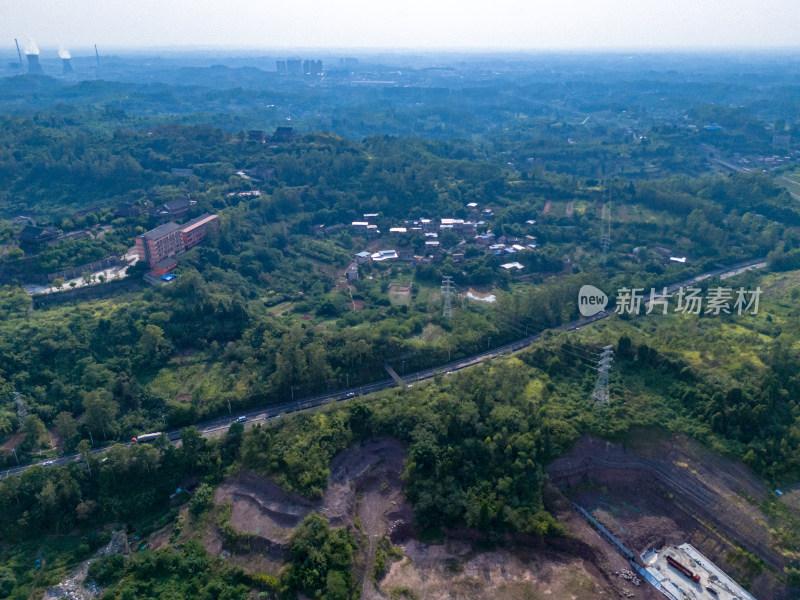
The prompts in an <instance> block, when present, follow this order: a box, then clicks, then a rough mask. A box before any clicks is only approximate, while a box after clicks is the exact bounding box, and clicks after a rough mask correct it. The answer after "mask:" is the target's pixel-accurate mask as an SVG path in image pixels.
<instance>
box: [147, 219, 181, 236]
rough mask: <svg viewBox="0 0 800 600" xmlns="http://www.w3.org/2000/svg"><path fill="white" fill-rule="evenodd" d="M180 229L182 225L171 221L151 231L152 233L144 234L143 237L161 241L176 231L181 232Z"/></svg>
mask: <svg viewBox="0 0 800 600" xmlns="http://www.w3.org/2000/svg"><path fill="white" fill-rule="evenodd" d="M180 229H181V226H180V225H177V224H176V223H173V222H172V221H169V222H167V223H164V224H163V225H159V226H158V227H156V228H155V229H151V230H150V231H148V232H146V233H143V234H142V237H144V238H147V239H148V240H160V239H161V238H163V237H164V236H167V235H169V234H170V233H173V232H175V231H179V230H180Z"/></svg>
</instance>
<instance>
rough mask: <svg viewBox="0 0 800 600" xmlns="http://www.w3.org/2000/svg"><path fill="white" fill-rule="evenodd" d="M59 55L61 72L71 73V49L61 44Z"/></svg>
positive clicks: (64, 73) (63, 73)
mask: <svg viewBox="0 0 800 600" xmlns="http://www.w3.org/2000/svg"><path fill="white" fill-rule="evenodd" d="M58 56H59V58H61V74H62V75H69V74H71V73H72V72H73V70H72V63H71V62H70V59H71V58H72V56H71V55H70V53H69V50H67V49H66V48H64V46H61V47H60V48H59V49H58Z"/></svg>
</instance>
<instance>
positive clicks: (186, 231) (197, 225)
mask: <svg viewBox="0 0 800 600" xmlns="http://www.w3.org/2000/svg"><path fill="white" fill-rule="evenodd" d="M209 227H212V228H214V229H219V219H218V218H217V215H212V214H209V213H206V214H204V215H200V216H199V217H197V218H196V219H192V220H191V221H189V222H187V223H184V224H183V225H182V226H181V236H182V239H183V246H184V249H185V250H188V249H189V248H192V247H194V246H196V245H197V244H199V243H200V242H202V241H203V238H205V237H206V232H207V231H208V228H209Z"/></svg>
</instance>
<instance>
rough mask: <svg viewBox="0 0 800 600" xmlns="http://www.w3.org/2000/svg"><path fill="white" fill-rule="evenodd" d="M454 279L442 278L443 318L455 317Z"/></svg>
mask: <svg viewBox="0 0 800 600" xmlns="http://www.w3.org/2000/svg"><path fill="white" fill-rule="evenodd" d="M454 291H455V289H454V288H453V278H452V277H450V276H449V275H447V276H445V277H443V278H442V296H443V297H444V309H443V310H442V316H443V317H452V316H453V292H454Z"/></svg>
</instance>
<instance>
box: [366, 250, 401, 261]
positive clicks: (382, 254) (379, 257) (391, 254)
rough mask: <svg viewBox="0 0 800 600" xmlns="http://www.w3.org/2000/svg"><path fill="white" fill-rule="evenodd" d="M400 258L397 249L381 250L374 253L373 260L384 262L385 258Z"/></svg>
mask: <svg viewBox="0 0 800 600" xmlns="http://www.w3.org/2000/svg"><path fill="white" fill-rule="evenodd" d="M397 258H399V257H398V256H397V251H396V250H379V251H378V252H376V253H375V254H373V255H372V260H374V261H375V262H383V261H384V260H395V259H397Z"/></svg>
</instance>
